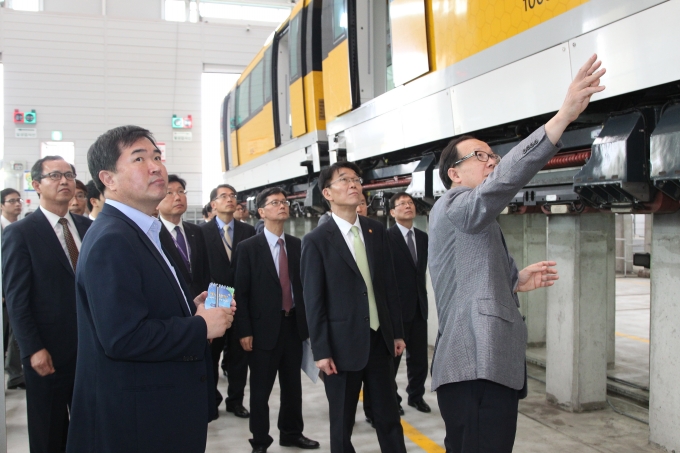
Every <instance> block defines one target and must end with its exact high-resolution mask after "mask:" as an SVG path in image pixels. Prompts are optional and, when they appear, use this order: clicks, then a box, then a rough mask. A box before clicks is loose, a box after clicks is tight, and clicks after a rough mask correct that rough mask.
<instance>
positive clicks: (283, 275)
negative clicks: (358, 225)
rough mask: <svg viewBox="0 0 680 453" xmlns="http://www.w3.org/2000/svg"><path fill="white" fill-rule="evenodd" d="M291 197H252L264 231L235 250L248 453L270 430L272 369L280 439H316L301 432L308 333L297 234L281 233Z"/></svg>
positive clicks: (286, 442)
mask: <svg viewBox="0 0 680 453" xmlns="http://www.w3.org/2000/svg"><path fill="white" fill-rule="evenodd" d="M289 206H290V202H289V201H288V200H287V199H286V193H285V192H284V191H283V190H282V189H281V188H279V187H271V188H269V189H265V190H263V191H262V192H260V193H259V194H258V196H257V207H258V213H259V214H260V217H261V218H262V219H264V231H263V234H258V235H255V236H254V237H252V238H250V239H246V240H245V241H243V242H241V243H240V244H239V246H238V249H237V250H236V255H235V256H236V288H237V290H236V291H237V292H236V297H237V298H238V301H239V315H238V317H237V318H235V319H234V328H235V332H236V333H237V334H238V337H239V338H240V341H241V345H242V346H243V349H245V350H246V351H248V352H250V354H249V356H250V357H249V359H250V360H249V363H250V411H251V414H250V432H251V433H253V438H252V439H251V440H250V443H251V445H252V446H253V453H264V452H266V451H267V448H269V446H270V445H271V443H272V442H273V439H272V437H271V436H270V435H269V396H270V395H271V392H272V388H273V387H274V381H275V380H276V373H277V372H278V374H279V383H280V386H281V408H280V410H279V422H278V427H279V431H280V432H281V433H280V436H279V444H280V445H283V446H286V447H292V446H294V447H298V448H305V449H314V448H319V443H318V442H316V441H313V440H310V439H308V438H306V437H305V436H303V435H302V429H303V427H304V423H303V421H302V383H301V382H300V366H301V364H302V342H303V341H304V340H306V339H307V338H308V337H309V331H308V329H307V319H306V317H305V302H304V298H303V296H302V283H301V282H300V251H301V242H300V239H298V238H296V237H293V236H290V235H288V234H284V232H283V226H284V224H285V222H286V220H287V219H288V216H289V213H288V207H289Z"/></svg>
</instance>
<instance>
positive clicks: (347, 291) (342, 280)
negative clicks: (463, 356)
mask: <svg viewBox="0 0 680 453" xmlns="http://www.w3.org/2000/svg"><path fill="white" fill-rule="evenodd" d="M360 174H361V170H359V167H357V166H356V165H355V164H353V163H351V162H338V163H335V164H333V165H331V166H330V167H328V168H325V169H323V170H322V171H321V173H320V174H319V188H321V191H322V194H323V196H324V197H325V198H326V200H328V201H329V202H330V205H331V211H332V212H333V214H332V221H328V222H326V223H325V224H323V225H321V226H320V227H317V228H315V229H314V230H313V231H312V232H311V233H309V234H308V235H306V236H305V237H304V239H303V241H302V242H303V244H302V259H301V263H302V265H301V271H302V283H303V287H304V295H305V308H306V310H307V324H308V326H309V333H310V338H311V343H312V351H313V353H314V360H316V366H317V367H318V368H319V369H321V370H322V371H323V372H324V373H325V375H326V376H325V388H326V397H327V398H328V405H329V418H330V431H331V432H330V437H331V452H333V453H341V452H342V453H345V452H349V453H353V452H354V447H353V446H352V442H351V436H352V428H353V426H354V418H355V416H356V407H357V402H358V400H359V390H360V389H361V383H362V379H364V378H365V379H364V380H365V383H366V386H367V387H368V388H369V389H370V392H371V396H372V398H373V413H374V414H375V423H374V426H375V428H376V431H377V434H378V441H379V443H380V449H381V451H384V452H390V453H402V452H405V451H406V447H405V446H404V433H403V430H402V427H401V424H400V420H399V412H398V405H397V400H396V398H395V397H394V394H395V392H396V389H395V386H394V360H393V358H394V357H395V356H397V355H399V354H401V353H402V351H403V350H404V347H405V344H404V341H403V337H404V333H403V328H402V323H401V307H400V305H399V295H398V293H397V283H396V278H395V275H394V268H393V267H392V253H391V251H390V246H389V240H388V238H387V232H386V231H385V228H384V227H383V226H382V224H380V223H379V222H376V221H374V220H371V219H369V218H367V217H363V216H359V215H357V206H358V205H359V203H360V201H361V183H362V180H361V178H360Z"/></svg>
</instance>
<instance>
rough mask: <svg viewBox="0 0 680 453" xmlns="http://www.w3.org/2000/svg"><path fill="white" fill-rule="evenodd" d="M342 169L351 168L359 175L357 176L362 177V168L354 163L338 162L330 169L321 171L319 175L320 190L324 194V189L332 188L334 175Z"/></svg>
mask: <svg viewBox="0 0 680 453" xmlns="http://www.w3.org/2000/svg"><path fill="white" fill-rule="evenodd" d="M341 168H349V169H350V170H354V173H356V174H357V176H359V177H361V168H359V166H358V165H357V164H355V163H354V162H336V163H334V164H333V165H331V166H330V167H327V168H324V169H323V170H321V172H320V173H319V190H320V191H322V192H323V189H325V188H326V187H330V185H331V182H333V181H332V178H333V174H334V173H335V172H336V171H338V170H340V169H341Z"/></svg>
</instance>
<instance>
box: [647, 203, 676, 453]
mask: <svg viewBox="0 0 680 453" xmlns="http://www.w3.org/2000/svg"><path fill="white" fill-rule="evenodd" d="M652 228H653V234H652V251H651V254H652V255H651V258H652V263H651V326H650V330H651V336H650V350H649V396H650V397H649V440H650V441H651V442H653V443H655V444H657V445H660V446H662V447H663V448H665V449H666V450H668V451H680V429H678V427H679V426H680V380H679V379H678V376H680V359H679V358H678V357H679V356H678V351H680V329H679V328H678V320H680V298H679V297H678V294H680V273H678V270H679V269H680V213H675V214H659V215H654V221H653V227H652Z"/></svg>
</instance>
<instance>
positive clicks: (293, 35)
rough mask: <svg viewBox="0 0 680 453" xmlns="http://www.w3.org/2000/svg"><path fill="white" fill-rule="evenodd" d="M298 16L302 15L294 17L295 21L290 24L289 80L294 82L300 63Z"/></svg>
mask: <svg viewBox="0 0 680 453" xmlns="http://www.w3.org/2000/svg"><path fill="white" fill-rule="evenodd" d="M300 16H302V14H298V15H297V16H295V19H293V22H292V23H291V24H290V35H289V36H290V38H289V40H290V41H289V42H290V53H289V55H290V80H291V81H292V80H295V79H296V78H297V77H298V75H299V73H300V71H299V70H298V66H299V62H300V56H299V50H300Z"/></svg>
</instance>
